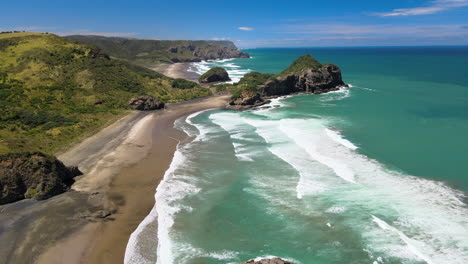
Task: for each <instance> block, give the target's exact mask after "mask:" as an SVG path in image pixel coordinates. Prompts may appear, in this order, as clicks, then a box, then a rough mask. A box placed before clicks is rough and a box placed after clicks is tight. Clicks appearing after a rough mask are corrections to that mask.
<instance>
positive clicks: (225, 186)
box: [125, 47, 468, 264]
mask: <svg viewBox="0 0 468 264" xmlns="http://www.w3.org/2000/svg"><path fill="white" fill-rule="evenodd" d="M246 51H247V52H249V53H250V55H251V56H252V58H250V59H230V60H221V61H210V62H201V63H194V64H193V65H192V67H191V69H190V70H191V71H194V72H199V73H203V72H204V71H206V70H207V69H209V68H210V67H214V66H222V67H225V68H226V69H227V70H228V72H229V73H230V76H231V78H232V79H233V81H237V80H239V79H240V78H241V77H242V76H243V75H244V74H245V73H247V72H249V71H260V72H268V73H278V72H280V71H281V70H283V69H284V68H286V67H287V66H288V65H289V64H290V63H291V62H292V61H294V60H295V59H296V58H297V57H299V56H301V55H304V54H311V55H312V56H314V57H315V58H317V59H318V60H319V61H321V62H332V63H335V64H337V65H338V66H340V68H341V70H342V73H343V80H344V81H345V82H346V83H348V84H350V86H351V87H350V88H345V89H342V90H340V91H336V92H332V93H328V94H322V95H295V96H290V97H283V98H278V99H274V100H272V102H271V103H270V106H272V108H269V109H258V110H255V109H254V110H252V111H245V112H235V111H229V110H208V111H203V112H199V113H194V114H192V115H190V116H188V117H187V118H184V119H180V120H178V121H177V122H176V124H175V127H176V128H178V129H180V130H182V131H185V133H187V134H188V135H189V138H188V139H187V140H185V141H183V142H180V144H179V145H178V150H177V151H176V153H175V154H174V158H173V161H172V164H171V166H170V168H169V170H168V171H167V172H166V174H165V177H164V180H163V181H162V182H161V184H160V185H159V186H158V188H157V191H156V194H155V196H156V200H157V203H156V205H155V207H154V208H153V210H152V211H151V213H150V214H149V215H148V217H147V218H146V219H145V220H144V221H143V222H142V223H141V224H140V226H139V227H138V229H137V230H136V231H135V232H134V233H133V234H132V236H131V238H130V240H129V243H128V246H127V251H126V256H125V262H126V263H158V264H172V263H175V264H182V263H187V264H188V263H190V264H202V263H207V264H211V263H240V262H242V261H247V260H249V259H253V258H256V257H261V258H270V257H273V256H277V257H281V258H284V259H288V260H291V261H293V262H294V263H302V264H315V263H317V264H322V263H323V264H325V263H331V264H334V263H353V264H360V263H370V264H382V263H411V264H412V263H427V264H436V263H443V264H466V263H468V206H467V204H466V201H467V200H466V192H467V191H468V47H375V48H373V47H368V48H294V49H290V48H282V49H252V50H246ZM148 195H153V194H148Z"/></svg>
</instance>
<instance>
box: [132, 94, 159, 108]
mask: <svg viewBox="0 0 468 264" xmlns="http://www.w3.org/2000/svg"><path fill="white" fill-rule="evenodd" d="M128 105H130V106H131V107H133V109H135V110H141V111H149V110H156V109H161V108H164V103H163V102H161V101H159V100H157V99H156V98H154V97H153V96H150V95H141V96H137V97H133V98H132V99H130V101H129V102H128Z"/></svg>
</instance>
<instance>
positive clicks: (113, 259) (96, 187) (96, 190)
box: [37, 96, 228, 264]
mask: <svg viewBox="0 0 468 264" xmlns="http://www.w3.org/2000/svg"><path fill="white" fill-rule="evenodd" d="M227 99H228V97H227V96H212V97H207V98H203V99H195V100H191V101H188V102H183V103H177V104H170V105H168V108H167V109H166V110H163V111H156V112H153V113H151V114H147V115H146V116H144V117H140V119H139V121H138V122H137V123H135V124H134V125H133V130H132V129H131V130H130V131H127V137H126V138H125V139H123V140H122V142H121V143H120V144H118V146H116V147H115V148H114V149H113V150H111V151H110V152H108V153H106V154H105V155H103V157H101V159H100V160H99V161H98V162H96V165H95V166H94V167H93V168H89V171H88V173H87V174H85V176H84V177H83V178H81V179H79V180H78V181H77V182H76V184H75V185H74V186H73V188H74V189H77V190H79V191H81V192H80V193H88V194H90V193H93V195H91V196H96V195H98V196H99V197H100V198H99V199H100V202H101V203H100V206H101V207H102V208H103V209H100V210H104V211H105V212H111V213H112V215H110V216H108V217H105V218H103V219H101V220H99V219H98V220H95V221H91V222H89V221H88V222H87V223H83V224H82V225H81V227H80V228H79V229H78V231H75V232H72V233H71V234H69V235H68V236H67V237H65V238H64V239H61V240H59V241H57V243H55V244H54V245H51V246H50V247H49V248H48V249H47V250H45V251H44V253H42V254H41V255H40V257H39V258H38V260H37V263H51V264H53V263H123V259H124V254H125V248H126V245H127V242H128V239H129V237H130V235H131V233H132V232H133V231H134V230H135V229H136V227H137V226H138V224H139V223H140V222H141V221H142V220H143V219H144V218H145V217H146V216H147V215H148V213H149V212H150V211H151V209H152V207H153V205H154V203H155V200H154V193H155V190H156V187H157V185H158V184H159V182H160V181H161V179H162V177H163V176H164V172H165V171H166V170H167V168H168V167H169V165H170V162H171V160H172V157H173V154H174V152H175V150H176V146H177V143H178V141H179V140H183V139H184V138H185V137H186V135H185V134H184V133H183V132H181V131H179V130H177V129H175V128H173V126H174V121H175V120H177V119H179V118H182V117H185V116H187V115H189V114H191V113H194V112H198V111H201V110H205V109H210V108H221V107H224V106H225V104H226V100H227ZM145 120H146V121H145ZM141 122H143V124H142V123H141ZM135 127H136V128H137V130H135ZM132 133H133V135H132ZM129 139H130V140H129ZM95 140H96V139H95ZM95 140H90V142H88V143H87V144H95V143H96V142H95ZM147 146H149V148H148V149H145V148H146V147H147ZM78 147H79V148H80V149H86V147H82V146H78ZM139 151H141V153H140V152H139ZM96 168H97V169H96Z"/></svg>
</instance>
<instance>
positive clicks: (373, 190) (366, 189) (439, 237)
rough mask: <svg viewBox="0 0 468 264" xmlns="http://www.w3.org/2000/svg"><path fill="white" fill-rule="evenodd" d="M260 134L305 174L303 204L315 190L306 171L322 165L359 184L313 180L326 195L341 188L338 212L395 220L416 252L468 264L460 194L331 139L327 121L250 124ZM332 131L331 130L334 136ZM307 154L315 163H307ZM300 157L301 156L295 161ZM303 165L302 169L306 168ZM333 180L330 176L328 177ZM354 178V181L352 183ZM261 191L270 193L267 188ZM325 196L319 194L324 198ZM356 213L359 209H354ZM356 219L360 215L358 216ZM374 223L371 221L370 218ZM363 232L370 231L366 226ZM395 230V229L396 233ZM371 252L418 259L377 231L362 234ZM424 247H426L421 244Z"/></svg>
mask: <svg viewBox="0 0 468 264" xmlns="http://www.w3.org/2000/svg"><path fill="white" fill-rule="evenodd" d="M246 123H249V124H250V125H252V126H255V127H256V128H257V130H256V133H257V134H259V135H260V136H262V137H263V138H264V139H265V140H266V141H267V142H268V144H269V147H268V148H269V150H270V151H271V152H272V153H273V154H275V155H276V156H278V157H280V158H282V159H283V160H284V161H286V162H288V163H289V164H290V165H291V166H293V167H294V168H295V169H296V170H297V171H298V172H300V174H301V175H300V178H301V179H300V180H299V182H298V185H297V188H296V192H297V197H298V198H302V197H303V196H304V195H305V191H304V190H307V191H310V192H309V193H308V194H313V193H314V192H313V191H314V188H316V185H314V184H312V185H310V186H307V184H305V181H302V177H304V174H303V173H302V172H303V171H311V170H314V169H317V168H318V167H319V166H316V165H315V166H313V165H312V164H313V163H312V162H313V160H316V161H319V162H320V163H322V164H323V165H326V166H327V167H329V168H330V169H332V170H333V172H334V174H335V175H336V176H340V177H341V178H343V179H345V180H347V181H350V182H357V183H359V184H356V185H350V186H349V187H346V188H345V187H344V186H343V187H340V185H339V184H337V182H335V183H333V178H326V177H329V175H330V174H329V173H327V171H322V172H321V173H320V174H319V175H309V176H310V179H320V177H321V180H320V183H322V184H325V187H326V190H331V191H332V190H333V189H337V188H339V189H340V191H339V192H338V193H337V194H336V195H337V196H336V197H335V199H337V201H338V202H339V204H340V205H338V206H339V207H342V208H347V209H346V210H352V209H349V208H356V207H357V208H366V210H368V211H374V213H375V214H376V213H381V214H390V215H392V216H393V217H398V221H395V222H394V224H397V225H398V228H399V229H401V228H403V229H404V230H406V232H405V236H406V237H408V238H409V239H411V241H410V240H406V241H407V242H408V241H409V242H411V243H412V244H411V245H413V246H417V247H418V250H420V252H421V253H422V254H424V256H427V257H428V258H430V259H431V260H432V262H434V263H457V264H461V263H468V252H466V250H464V249H466V248H467V247H468V231H467V228H466V224H467V221H466V219H468V210H467V208H466V205H465V204H464V203H463V202H461V201H460V199H458V195H459V193H458V192H457V191H455V190H453V189H451V188H449V187H447V186H445V185H444V184H442V183H440V182H434V181H430V180H427V179H424V178H418V177H413V176H410V175H405V174H401V173H399V172H396V171H391V170H388V169H387V168H385V167H384V166H383V165H382V164H380V163H378V162H376V161H374V160H371V159H369V158H367V157H366V156H363V155H361V154H359V153H357V152H355V151H354V149H355V147H353V145H354V144H353V145H351V144H352V143H351V142H349V143H350V144H348V143H347V142H344V141H343V138H342V137H341V136H340V137H337V135H336V134H333V133H332V136H330V132H328V134H327V130H326V129H328V130H330V129H329V128H327V127H326V126H325V125H324V124H327V122H326V121H322V120H318V119H294V120H291V119H282V120H257V119H255V120H247V121H246ZM330 131H331V130H330ZM298 149H302V150H303V151H305V152H306V153H307V154H308V155H307V156H308V157H309V158H311V160H309V161H307V162H304V161H305V160H307V158H305V159H304V156H303V154H301V151H300V150H299V151H298ZM295 154H296V155H295ZM301 163H302V165H301ZM327 175H328V176H327ZM349 175H352V177H350V176H349ZM262 188H265V189H267V188H268V186H264V187H262ZM319 194H320V193H319ZM332 208H333V209H331V208H329V209H325V211H327V212H331V213H341V212H342V210H341V209H337V207H336V206H335V207H332ZM353 211H355V209H353ZM354 214H356V216H358V215H359V213H358V212H355V213H354ZM369 217H370V216H369ZM363 228H366V227H365V226H364V227H363ZM395 228H396V227H395ZM360 232H364V233H363V237H364V238H365V239H366V240H368V242H369V247H372V248H374V250H375V251H378V252H379V253H385V254H387V255H393V256H395V257H399V258H412V257H413V258H414V256H415V255H414V252H411V251H405V250H402V248H401V246H399V245H398V243H397V242H390V241H389V240H388V239H384V238H382V234H381V233H379V232H376V230H375V229H370V230H368V231H362V230H360ZM414 241H422V243H424V245H423V246H421V245H419V244H418V242H414Z"/></svg>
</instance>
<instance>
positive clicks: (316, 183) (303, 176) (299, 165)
mask: <svg viewBox="0 0 468 264" xmlns="http://www.w3.org/2000/svg"><path fill="white" fill-rule="evenodd" d="M243 120H244V122H245V123H247V124H250V125H251V126H254V127H255V128H256V131H255V132H256V133H257V134H258V135H259V136H261V137H262V138H263V139H264V140H265V141H266V142H267V143H269V147H268V150H269V151H270V152H271V153H272V154H274V155H275V156H277V157H278V158H280V159H282V160H284V161H285V162H286V163H288V164H289V165H291V166H292V167H293V168H294V169H295V170H296V171H297V173H298V174H299V181H298V183H297V185H296V197H297V198H298V199H302V198H303V197H304V196H305V195H314V194H318V193H321V192H323V191H326V190H327V189H328V187H327V181H326V180H325V179H323V177H321V175H326V171H324V170H323V168H321V167H320V166H317V164H315V162H314V161H313V160H311V159H310V158H308V155H307V153H305V152H304V151H303V150H302V149H301V148H299V147H298V146H297V145H296V144H294V143H293V142H292V141H291V140H290V139H289V138H288V137H287V136H286V135H284V133H282V132H281V131H280V130H278V128H277V125H278V121H265V120H249V119H243Z"/></svg>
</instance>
